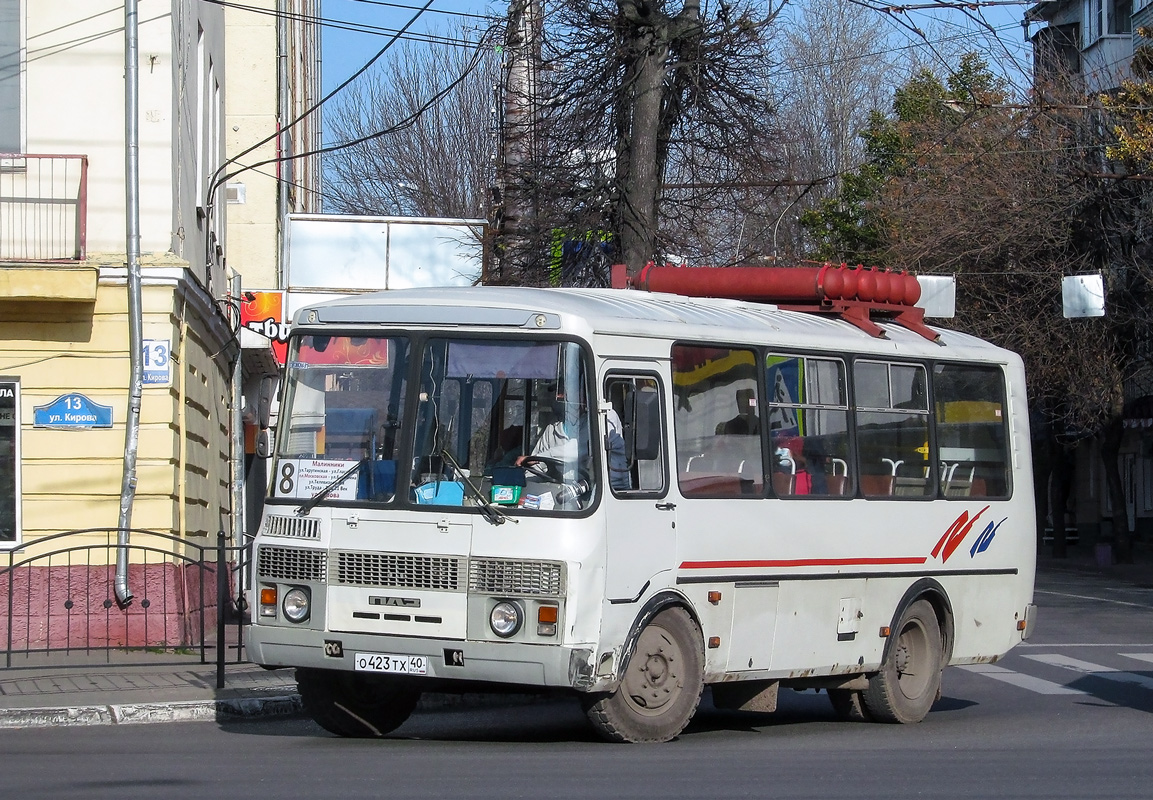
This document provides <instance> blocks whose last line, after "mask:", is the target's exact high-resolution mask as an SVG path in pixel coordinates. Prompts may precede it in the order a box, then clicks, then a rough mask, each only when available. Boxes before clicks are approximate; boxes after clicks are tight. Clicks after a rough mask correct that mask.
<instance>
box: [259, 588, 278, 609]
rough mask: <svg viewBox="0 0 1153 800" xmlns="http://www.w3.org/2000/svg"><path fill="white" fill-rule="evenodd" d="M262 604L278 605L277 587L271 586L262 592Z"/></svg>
mask: <svg viewBox="0 0 1153 800" xmlns="http://www.w3.org/2000/svg"><path fill="white" fill-rule="evenodd" d="M260 604H261V605H262V606H274V605H276V587H275V586H269V587H265V588H263V589H261V590H260Z"/></svg>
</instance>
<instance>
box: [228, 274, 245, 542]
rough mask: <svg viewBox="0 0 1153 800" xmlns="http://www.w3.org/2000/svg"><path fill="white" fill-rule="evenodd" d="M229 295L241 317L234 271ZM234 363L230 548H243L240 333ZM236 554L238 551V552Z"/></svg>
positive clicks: (239, 299) (242, 382) (231, 399)
mask: <svg viewBox="0 0 1153 800" xmlns="http://www.w3.org/2000/svg"><path fill="white" fill-rule="evenodd" d="M229 293H230V294H231V295H232V298H231V299H232V302H233V303H234V304H235V308H236V314H237V316H239V315H240V303H241V301H242V300H243V297H242V296H241V290H240V274H239V273H238V272H235V271H234V272H233V273H232V275H231V277H230V278H229ZM237 345H238V347H237V349H236V361H234V362H233V364H232V392H231V397H230V398H229V399H230V401H231V404H232V424H231V427H232V487H231V488H232V545H233V546H234V547H241V546H243V545H244V523H245V505H244V414H243V411H242V410H241V406H242V405H243V403H244V400H243V398H244V365H243V364H242V360H243V359H242V358H241V355H242V354H243V352H244V351H243V350H242V349H241V348H240V347H239V345H240V341H239V333H238V334H237ZM238 552H239V551H238Z"/></svg>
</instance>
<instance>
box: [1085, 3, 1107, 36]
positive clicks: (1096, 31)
mask: <svg viewBox="0 0 1153 800" xmlns="http://www.w3.org/2000/svg"><path fill="white" fill-rule="evenodd" d="M1104 2H1105V0H1089V2H1087V3H1086V4H1085V5H1084V9H1085V25H1084V26H1083V27H1082V30H1083V31H1084V32H1085V41H1084V42H1083V43H1082V46H1083V47H1089V46H1090V45H1092V44H1093V43H1094V42H1096V41H1097V40H1098V39H1100V38H1101V31H1102V27H1103V26H1102V21H1103V20H1102V17H1103V16H1104V14H1105V8H1104Z"/></svg>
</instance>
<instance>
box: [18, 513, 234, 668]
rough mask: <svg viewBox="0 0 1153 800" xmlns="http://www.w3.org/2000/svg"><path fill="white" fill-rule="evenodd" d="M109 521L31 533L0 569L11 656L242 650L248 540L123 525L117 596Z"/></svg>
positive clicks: (221, 655) (221, 657) (228, 657)
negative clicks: (123, 586) (124, 594)
mask: <svg viewBox="0 0 1153 800" xmlns="http://www.w3.org/2000/svg"><path fill="white" fill-rule="evenodd" d="M118 532H119V530H118V529H117V528H87V529H84V530H75V531H66V532H64V533H58V534H54V535H51V536H46V537H43V538H41V539H37V540H35V541H34V542H31V543H29V544H27V545H25V546H24V547H23V548H22V549H20V550H17V551H13V552H10V553H9V554H8V565H7V566H6V567H4V568H2V569H0V604H2V605H0V609H3V611H0V614H3V616H0V643H2V644H3V647H4V666H5V667H11V666H12V659H13V656H18V655H32V654H51V653H75V652H78V651H80V652H84V653H93V652H97V653H99V652H102V651H103V652H107V653H111V652H113V651H119V652H141V653H145V652H147V653H150V654H151V653H156V652H174V653H183V654H192V655H194V654H196V653H197V652H199V655H200V662H201V663H208V658H209V652H210V651H211V652H212V653H213V655H214V656H215V661H216V664H217V683H218V685H219V686H223V685H224V665H225V663H227V662H228V661H233V662H236V663H239V662H242V661H244V660H245V655H244V623H245V621H246V618H247V613H248V612H247V607H246V605H247V604H246V601H245V593H246V591H247V589H248V587H249V581H250V576H251V569H250V565H251V555H252V548H251V543H246V544H240V545H237V544H232V545H229V544H228V543H227V540H226V538H225V535H224V534H223V533H219V534H217V535H216V536H215V537H214V538H215V541H214V542H213V541H212V540H211V537H187V536H185V537H180V536H175V535H173V534H171V533H165V532H161V531H153V530H143V529H130V530H129V543H128V544H127V545H125V547H126V549H127V551H128V552H127V556H128V557H127V562H128V574H127V578H128V589H129V592H130V593H131V594H132V598H131V600H130V601H129V602H128V603H127V604H126V605H123V606H122V605H120V604H119V603H118V602H117V598H116V591H115V586H116V555H117V550H118V548H119V547H120V545H119V544H118V542H117V534H118Z"/></svg>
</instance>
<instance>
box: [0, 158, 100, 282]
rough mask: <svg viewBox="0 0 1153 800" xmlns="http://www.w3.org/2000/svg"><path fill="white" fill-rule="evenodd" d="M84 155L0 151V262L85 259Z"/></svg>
mask: <svg viewBox="0 0 1153 800" xmlns="http://www.w3.org/2000/svg"><path fill="white" fill-rule="evenodd" d="M87 217H88V156H77V155H73V156H68V155H29V154H20V153H0V262H8V263H12V262H37V263H44V262H48V263H51V262H69V261H83V260H84V253H85V225H86V224H87Z"/></svg>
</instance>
